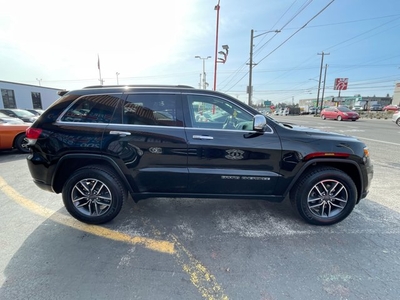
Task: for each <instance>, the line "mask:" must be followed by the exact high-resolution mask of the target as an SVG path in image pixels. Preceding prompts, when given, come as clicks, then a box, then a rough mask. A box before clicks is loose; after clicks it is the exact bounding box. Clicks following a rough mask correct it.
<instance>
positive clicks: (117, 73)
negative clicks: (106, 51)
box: [115, 72, 119, 85]
mask: <svg viewBox="0 0 400 300" xmlns="http://www.w3.org/2000/svg"><path fill="white" fill-rule="evenodd" d="M115 75H117V85H119V80H118V75H119V72H115Z"/></svg>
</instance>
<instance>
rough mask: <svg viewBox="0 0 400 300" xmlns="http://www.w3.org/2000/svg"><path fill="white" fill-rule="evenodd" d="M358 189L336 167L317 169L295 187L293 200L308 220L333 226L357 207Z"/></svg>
mask: <svg viewBox="0 0 400 300" xmlns="http://www.w3.org/2000/svg"><path fill="white" fill-rule="evenodd" d="M356 200H357V189H356V186H355V184H354V182H353V180H352V179H351V178H350V177H349V176H348V175H347V174H346V173H344V172H343V171H341V170H338V169H335V168H328V167H324V168H316V169H313V170H311V171H309V172H308V173H306V174H305V175H304V176H302V179H301V180H300V181H299V182H298V184H297V185H296V186H295V188H294V189H293V191H292V192H291V195H290V201H291V203H292V205H293V206H294V208H295V209H296V210H297V212H298V213H299V215H300V216H301V217H302V218H303V219H304V220H305V221H306V222H308V223H310V224H315V225H332V224H335V223H338V222H340V221H342V220H344V219H345V218H346V217H347V216H348V215H349V214H350V213H351V212H352V211H353V209H354V206H355V205H356Z"/></svg>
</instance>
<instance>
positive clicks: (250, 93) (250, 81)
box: [247, 29, 254, 106]
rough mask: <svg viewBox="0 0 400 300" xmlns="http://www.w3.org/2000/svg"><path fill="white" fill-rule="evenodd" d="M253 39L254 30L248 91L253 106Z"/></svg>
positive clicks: (251, 41) (251, 36)
mask: <svg viewBox="0 0 400 300" xmlns="http://www.w3.org/2000/svg"><path fill="white" fill-rule="evenodd" d="M253 40H254V30H253V29H252V30H251V32H250V61H249V86H248V87H247V93H248V94H249V103H248V104H249V106H251V104H252V103H251V101H252V99H251V98H252V94H253V86H252V84H253V83H252V80H253Z"/></svg>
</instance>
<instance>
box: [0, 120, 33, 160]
mask: <svg viewBox="0 0 400 300" xmlns="http://www.w3.org/2000/svg"><path fill="white" fill-rule="evenodd" d="M29 126H30V124H26V123H23V124H10V123H6V124H0V150H6V149H13V148H16V149H18V151H20V152H23V153H28V152H29V148H28V147H27V144H28V140H27V139H26V135H25V131H26V129H27V128H28V127H29Z"/></svg>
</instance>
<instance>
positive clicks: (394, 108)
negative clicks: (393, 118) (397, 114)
mask: <svg viewBox="0 0 400 300" xmlns="http://www.w3.org/2000/svg"><path fill="white" fill-rule="evenodd" d="M398 110H399V107H398V106H397V105H393V104H390V105H386V106H385V107H384V108H383V111H398Z"/></svg>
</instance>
